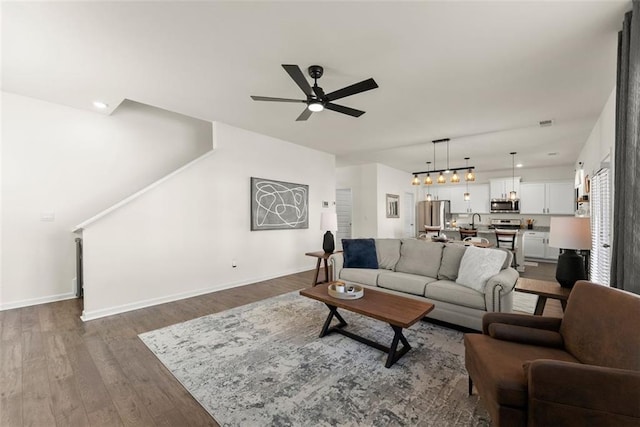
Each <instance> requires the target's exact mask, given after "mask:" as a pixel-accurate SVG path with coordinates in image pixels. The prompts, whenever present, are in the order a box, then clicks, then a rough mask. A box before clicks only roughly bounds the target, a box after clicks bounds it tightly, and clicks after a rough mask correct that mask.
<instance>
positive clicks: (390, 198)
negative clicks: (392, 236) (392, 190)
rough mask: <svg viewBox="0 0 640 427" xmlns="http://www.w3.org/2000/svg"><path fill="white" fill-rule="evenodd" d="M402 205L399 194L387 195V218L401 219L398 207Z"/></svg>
mask: <svg viewBox="0 0 640 427" xmlns="http://www.w3.org/2000/svg"><path fill="white" fill-rule="evenodd" d="M399 205H400V196H398V195H397V194H387V218H400V214H399V212H398V206H399Z"/></svg>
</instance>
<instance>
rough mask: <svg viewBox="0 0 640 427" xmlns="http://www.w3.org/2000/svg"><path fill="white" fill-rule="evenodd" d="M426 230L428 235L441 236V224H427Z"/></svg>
mask: <svg viewBox="0 0 640 427" xmlns="http://www.w3.org/2000/svg"><path fill="white" fill-rule="evenodd" d="M424 232H425V233H426V235H427V236H428V237H431V236H439V235H440V226H439V225H425V226H424Z"/></svg>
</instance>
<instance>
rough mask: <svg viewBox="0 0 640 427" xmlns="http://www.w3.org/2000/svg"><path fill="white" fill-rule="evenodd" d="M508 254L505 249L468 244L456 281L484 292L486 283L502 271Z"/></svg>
mask: <svg viewBox="0 0 640 427" xmlns="http://www.w3.org/2000/svg"><path fill="white" fill-rule="evenodd" d="M506 256H507V254H506V253H504V252H503V251H499V250H495V249H485V248H476V247H475V246H468V247H467V250H466V251H465V253H464V255H463V256H462V260H461V261H460V270H459V271H458V278H457V279H456V283H459V284H460V285H463V286H468V287H470V288H471V289H474V290H476V291H478V292H483V293H484V285H486V283H487V280H489V279H490V278H491V277H492V276H495V275H496V274H498V273H499V272H500V270H501V269H502V264H503V263H504V259H505V258H506Z"/></svg>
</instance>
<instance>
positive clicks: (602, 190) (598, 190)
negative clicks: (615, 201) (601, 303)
mask: <svg viewBox="0 0 640 427" xmlns="http://www.w3.org/2000/svg"><path fill="white" fill-rule="evenodd" d="M591 241H592V244H591V248H592V249H591V265H590V268H589V270H590V271H589V273H590V280H591V281H592V282H596V283H599V284H601V285H607V286H609V275H610V273H611V183H610V181H609V169H608V168H605V169H601V170H600V171H599V172H598V173H597V174H596V175H595V176H594V177H593V178H592V179H591Z"/></svg>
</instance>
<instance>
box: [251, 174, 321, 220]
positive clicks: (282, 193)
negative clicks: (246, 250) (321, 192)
mask: <svg viewBox="0 0 640 427" xmlns="http://www.w3.org/2000/svg"><path fill="white" fill-rule="evenodd" d="M298 228H309V186H308V185H304V184H294V183H292V182H283V181H274V180H272V179H264V178H254V177H252V178H251V230H252V231H258V230H290V229H298Z"/></svg>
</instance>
